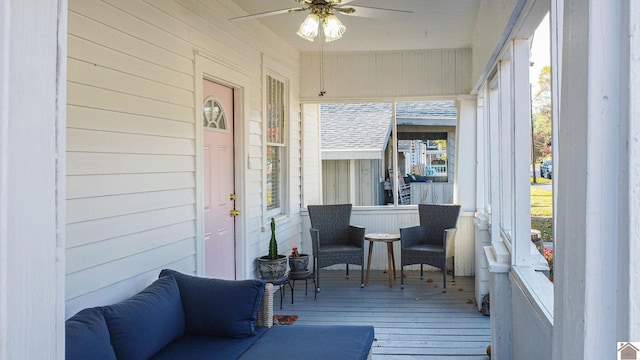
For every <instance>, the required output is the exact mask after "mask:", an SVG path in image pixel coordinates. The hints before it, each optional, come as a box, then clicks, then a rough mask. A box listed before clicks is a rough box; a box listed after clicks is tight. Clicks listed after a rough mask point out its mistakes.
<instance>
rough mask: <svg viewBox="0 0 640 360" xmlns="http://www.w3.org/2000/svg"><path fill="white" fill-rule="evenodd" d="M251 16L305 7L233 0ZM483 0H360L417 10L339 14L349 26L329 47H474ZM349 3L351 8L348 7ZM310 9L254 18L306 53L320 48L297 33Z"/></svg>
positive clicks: (278, 0)
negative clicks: (377, 15)
mask: <svg viewBox="0 0 640 360" xmlns="http://www.w3.org/2000/svg"><path fill="white" fill-rule="evenodd" d="M233 2H235V3H236V4H237V5H238V6H240V7H241V8H242V9H244V10H245V11H246V12H247V14H255V13H262V12H267V11H273V10H281V9H288V8H294V7H301V5H302V4H299V3H297V2H295V1H294V0H269V1H265V0H233ZM480 3H481V0H354V1H352V2H349V4H348V5H359V6H367V7H377V8H386V9H395V10H407V11H412V12H413V14H400V15H396V14H391V15H390V16H388V17H386V18H384V19H377V18H365V17H358V16H350V15H344V14H336V16H338V18H339V19H340V21H342V23H343V24H344V25H345V26H346V28H347V30H346V32H345V34H344V36H343V37H342V39H339V40H336V41H333V42H329V43H324V51H327V52H342V51H385V50H423V49H449V48H468V47H471V43H472V41H473V34H474V31H475V28H476V20H477V17H478V11H479V8H480ZM348 5H345V7H348ZM306 15H307V12H297V13H286V14H280V15H274V16H269V17H263V18H259V19H254V20H240V21H259V22H260V23H262V24H263V25H264V26H266V27H267V28H269V29H270V30H271V31H273V32H274V33H275V34H276V35H278V36H279V37H281V38H282V39H284V40H285V41H286V42H287V43H289V44H290V45H291V46H292V47H294V48H295V49H297V50H299V51H301V52H316V51H320V42H319V39H316V40H315V41H314V42H310V41H307V40H304V39H302V38H300V37H298V36H297V35H296V31H297V30H298V26H299V25H300V23H302V21H303V20H304V18H305V16H306Z"/></svg>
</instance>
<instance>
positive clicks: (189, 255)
mask: <svg viewBox="0 0 640 360" xmlns="http://www.w3.org/2000/svg"><path fill="white" fill-rule="evenodd" d="M241 13H242V11H241V10H240V9H239V8H237V7H236V6H235V5H234V4H233V3H231V2H230V1H216V2H199V1H191V0H176V1H161V2H156V1H153V2H145V1H142V0H134V1H131V0H105V1H82V0H71V1H70V4H69V13H68V14H69V33H68V39H69V40H68V42H69V47H68V62H67V63H68V67H69V75H68V79H67V87H68V93H69V97H68V106H67V111H68V127H67V137H68V142H67V158H68V162H67V163H68V164H67V212H68V214H69V216H68V217H67V222H66V225H67V230H66V236H67V242H66V254H67V259H66V282H67V284H66V289H65V293H66V312H67V314H66V316H67V317H69V316H71V315H73V314H74V313H75V312H77V311H78V310H80V309H82V308H84V307H87V306H93V305H98V304H106V303H111V302H114V301H118V300H121V299H123V298H126V297H128V296H130V295H132V294H133V293H135V292H137V291H139V290H140V289H141V288H142V287H144V286H146V285H148V284H149V283H150V282H151V281H153V279H154V278H156V277H157V275H158V272H159V270H160V269H162V268H165V267H173V268H175V269H177V270H180V271H184V272H189V273H198V272H199V269H200V268H199V263H198V261H199V254H198V249H199V248H201V247H200V246H199V242H201V241H202V239H201V235H200V234H199V232H198V229H199V228H200V226H201V224H199V221H200V220H199V219H200V218H199V216H198V211H199V209H198V206H197V197H198V193H199V191H197V188H196V187H197V186H198V185H197V184H198V175H197V174H198V172H197V171H198V166H199V165H198V161H197V160H198V159H197V157H196V154H197V152H198V148H197V145H196V144H197V143H198V138H197V136H198V135H197V134H198V132H197V131H196V127H197V126H199V123H198V122H196V121H195V119H196V118H197V117H196V116H195V114H196V111H195V110H196V106H195V104H196V99H197V96H196V93H195V92H196V88H197V87H196V85H195V84H196V83H197V82H198V81H201V79H199V78H198V77H199V76H201V74H196V70H195V61H196V54H204V55H205V56H206V57H207V58H209V59H214V61H215V63H216V64H221V68H222V69H229V70H228V71H225V70H222V71H220V73H216V74H209V75H214V76H215V77H216V78H217V79H219V80H220V81H222V82H225V81H227V78H228V77H230V75H229V74H230V73H231V72H233V73H239V74H241V75H242V76H243V77H244V78H246V79H247V80H246V82H245V83H244V84H243V86H244V88H243V89H242V92H243V93H242V98H243V99H244V100H245V101H246V102H247V103H246V104H245V107H244V109H246V110H247V111H242V112H241V113H242V118H236V122H237V123H238V124H239V125H241V126H237V129H239V130H238V131H241V134H240V135H239V136H237V137H236V143H237V145H238V146H241V149H240V150H239V151H238V153H239V154H246V155H247V156H246V157H245V158H241V159H239V160H238V162H237V164H239V170H238V172H237V173H236V174H240V176H239V177H240V179H237V182H236V184H237V187H240V189H238V193H240V194H242V195H243V199H240V201H239V202H238V203H239V204H242V205H241V206H242V208H241V209H240V210H241V214H242V215H241V216H242V217H243V218H242V221H239V223H240V224H242V227H243V228H242V229H240V230H239V231H238V233H239V234H240V235H239V236H240V237H241V238H240V239H239V240H238V241H240V242H242V243H243V244H245V245H246V246H245V248H244V249H243V251H241V256H242V258H241V259H239V263H240V264H243V266H244V268H242V269H241V271H240V273H239V275H238V276H239V277H240V278H245V277H254V271H255V265H254V259H255V258H256V257H257V256H259V255H260V254H262V253H264V252H266V250H267V241H268V238H269V233H268V231H265V226H264V224H265V221H266V219H265V217H264V211H263V205H264V199H263V196H262V194H263V174H262V170H263V168H264V159H263V157H262V156H263V150H262V147H263V139H262V136H263V130H262V129H263V124H262V114H263V101H262V98H263V93H262V91H263V86H262V83H263V76H264V74H265V72H268V71H273V72H276V73H278V74H279V75H280V76H282V77H284V78H286V79H287V81H288V84H289V90H290V95H291V96H290V98H289V103H290V105H291V112H290V116H289V118H290V122H289V123H288V124H287V125H288V130H289V132H288V134H289V143H288V146H289V158H288V163H289V169H288V180H289V185H290V189H291V191H289V192H288V198H287V201H288V204H289V206H288V208H287V217H286V218H284V219H282V220H281V221H280V222H281V226H279V229H278V231H279V234H278V235H279V236H278V239H279V241H280V243H281V249H282V251H281V253H282V252H284V251H286V250H287V249H288V248H290V247H292V246H296V245H297V244H298V243H299V235H298V234H299V233H300V226H299V220H298V217H297V213H298V212H299V208H300V202H301V193H300V191H301V180H300V179H301V176H302V174H301V170H300V169H301V163H300V157H301V131H302V130H301V125H300V119H299V118H300V115H299V108H298V106H297V103H298V100H297V94H298V93H299V90H298V77H297V76H298V75H297V74H298V54H297V53H296V52H295V51H294V50H293V49H291V48H290V47H288V46H287V45H286V44H284V43H283V42H282V41H281V40H279V39H278V38H275V37H274V36H270V35H269V34H270V33H269V32H268V31H266V30H265V29H264V28H263V27H262V26H260V25H259V23H258V22H255V21H249V22H244V23H243V24H232V23H230V22H229V21H227V19H228V18H230V17H233V16H236V15H239V14H241ZM232 34H233V35H232ZM238 139H240V140H239V141H238ZM245 159H248V161H247V160H245Z"/></svg>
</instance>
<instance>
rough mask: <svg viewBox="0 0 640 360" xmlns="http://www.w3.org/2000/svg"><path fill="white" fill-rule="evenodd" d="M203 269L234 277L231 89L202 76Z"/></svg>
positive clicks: (208, 273) (214, 275)
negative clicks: (203, 78)
mask: <svg viewBox="0 0 640 360" xmlns="http://www.w3.org/2000/svg"><path fill="white" fill-rule="evenodd" d="M203 81H204V86H203V92H204V93H203V97H202V98H203V99H204V105H203V110H204V111H203V122H202V126H204V197H205V199H204V249H205V250H204V251H205V254H204V258H205V261H204V273H205V276H207V277H213V278H218V279H229V280H233V279H235V278H236V251H235V215H234V214H233V212H234V211H235V201H234V197H235V192H234V166H233V164H234V160H233V159H234V157H233V89H232V88H229V87H226V86H223V85H220V84H217V83H214V82H212V81H209V80H203Z"/></svg>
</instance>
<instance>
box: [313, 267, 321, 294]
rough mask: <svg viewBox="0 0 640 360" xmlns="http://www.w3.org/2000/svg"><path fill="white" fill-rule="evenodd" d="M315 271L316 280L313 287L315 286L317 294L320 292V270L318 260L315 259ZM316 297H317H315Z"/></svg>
mask: <svg viewBox="0 0 640 360" xmlns="http://www.w3.org/2000/svg"><path fill="white" fill-rule="evenodd" d="M313 269H314V270H315V275H314V276H315V280H314V281H313V285H315V288H316V290H315V292H316V293H319V292H320V271H318V270H320V269H318V262H317V260H316V259H315V258H314V259H313ZM314 296H315V295H314Z"/></svg>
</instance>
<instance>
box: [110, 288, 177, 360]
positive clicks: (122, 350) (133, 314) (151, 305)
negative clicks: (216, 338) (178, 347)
mask: <svg viewBox="0 0 640 360" xmlns="http://www.w3.org/2000/svg"><path fill="white" fill-rule="evenodd" d="M100 310H101V311H102V314H103V316H104V318H105V319H106V321H107V326H108V327H109V333H110V334H111V344H112V345H113V348H114V350H115V352H116V355H117V357H118V360H142V359H145V360H146V359H148V358H149V357H151V356H152V355H153V354H155V353H156V352H158V351H160V349H162V348H164V347H165V346H167V345H168V344H169V343H170V342H172V341H173V340H175V339H177V338H179V337H180V336H182V335H183V334H184V328H185V321H184V312H183V310H182V302H181V300H180V291H179V290H178V285H177V284H176V280H175V279H174V278H173V277H172V276H167V277H163V278H161V279H158V280H156V281H154V282H153V283H152V284H151V285H149V286H148V287H147V288H146V289H144V290H142V291H141V292H139V293H138V294H136V295H134V296H133V297H130V298H129V299H127V300H124V301H122V302H119V303H117V304H113V305H109V306H104V307H101V308H100Z"/></svg>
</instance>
